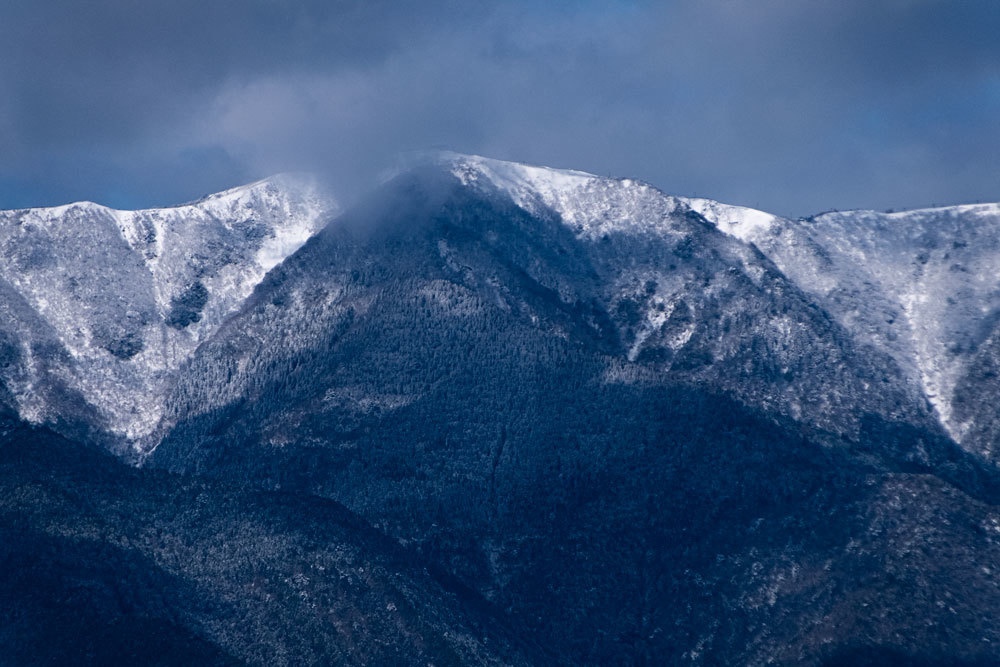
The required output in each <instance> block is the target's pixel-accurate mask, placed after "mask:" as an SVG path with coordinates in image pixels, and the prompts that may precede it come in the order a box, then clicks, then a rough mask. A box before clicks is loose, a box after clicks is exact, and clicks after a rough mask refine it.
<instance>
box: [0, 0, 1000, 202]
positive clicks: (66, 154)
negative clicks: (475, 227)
mask: <svg viewBox="0 0 1000 667" xmlns="http://www.w3.org/2000/svg"><path fill="white" fill-rule="evenodd" d="M539 4H540V3H517V2H513V3H507V4H504V5H502V6H500V7H495V6H490V5H487V4H478V3H474V2H473V3H470V2H437V1H433V2H420V3H417V2H413V3H406V2H400V1H398V0H397V1H394V2H390V1H381V2H379V1H370V0H369V1H367V2H364V1H360V0H359V1H357V2H319V1H316V2H292V1H287V2H286V1H281V0H247V1H242V2H224V1H221V0H217V1H211V0H201V1H198V2H196V1H194V0H174V1H173V2H169V3H168V2H143V3H136V2H131V1H127V0H92V1H91V2H87V3H80V2H74V1H70V0H61V1H58V0H57V1H52V2H46V3H37V2H28V1H27V0H12V2H11V3H7V4H6V5H5V7H4V9H0V93H2V94H0V206H16V205H28V204H33V203H58V202H63V201H67V200H70V199H78V198H87V199H96V200H98V201H106V202H107V203H111V204H115V205H123V206H134V205H150V204H166V203H171V202H178V201H182V200H186V199H191V198H193V197H196V196H198V195H200V194H203V193H205V192H208V191H211V190H215V189H218V188H221V187H225V186H228V185H233V184H236V183H239V182H241V181H245V180H248V179H251V178H255V177H258V176H262V175H266V174H267V173H270V172H274V171H279V170H287V169H303V168H304V169H309V168H322V169H325V170H328V171H329V172H330V174H331V177H332V178H333V180H334V182H335V184H336V187H338V188H339V189H340V190H341V191H343V192H356V191H359V190H361V189H363V188H364V187H366V186H367V185H368V184H369V183H370V182H371V180H372V179H373V178H374V175H375V174H376V173H377V172H378V171H379V170H380V169H382V168H384V167H386V166H387V165H388V164H390V163H391V162H392V160H393V158H394V156H395V155H396V154H398V153H400V152H405V151H411V150H421V149H425V148H433V147H442V148H449V149H453V150H457V151H463V152H476V153H482V154H487V155H491V156H495V157H501V158H509V159H518V160H524V161H529V162H537V163H542V164H550V165H554V166H567V167H574V168H580V169H587V170H590V171H595V172H597V173H610V174H615V175H629V176H636V177H639V178H643V179H645V180H647V181H650V182H652V183H654V184H656V185H658V186H660V187H661V188H663V189H665V190H667V191H670V192H676V193H680V194H700V195H706V196H711V197H714V198H717V199H722V200H725V201H732V202H736V203H743V204H749V205H757V206H760V207H762V208H765V209H769V210H774V211H778V212H781V213H786V214H793V215H798V214H807V213H811V212H814V211H816V210H820V209H825V208H830V207H841V208H847V207H878V208H883V207H888V206H896V207H900V206H918V205H924V204H929V203H934V202H953V201H972V200H976V199H994V200H995V199H1000V160H998V159H997V158H996V156H997V155H1000V130H998V129H997V123H996V120H995V119H996V118H997V117H998V112H1000V40H997V39H996V37H995V36H996V35H997V34H1000V4H998V3H996V2H994V1H993V0H982V1H977V0H969V1H967V2H962V3H954V2H948V1H947V0H882V1H881V2H875V3H873V2H862V1H860V0H841V1H839V2H836V3H834V2H815V1H806V0H801V1H796V0H677V1H674V2H662V3H644V2H625V1H619V2H603V3H599V2H582V3H580V2H575V3H570V2H555V3H549V4H546V5H544V6H539Z"/></svg>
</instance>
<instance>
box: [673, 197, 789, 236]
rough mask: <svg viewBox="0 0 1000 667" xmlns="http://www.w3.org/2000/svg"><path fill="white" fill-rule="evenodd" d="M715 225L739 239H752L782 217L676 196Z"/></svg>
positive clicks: (711, 200)
mask: <svg viewBox="0 0 1000 667" xmlns="http://www.w3.org/2000/svg"><path fill="white" fill-rule="evenodd" d="M678 199H679V200H681V201H683V202H684V203H686V204H687V205H688V206H690V207H691V210H693V211H695V212H696V213H698V214H700V215H701V216H702V217H704V218H705V219H706V220H708V221H709V222H711V223H712V224H714V225H715V226H716V227H718V228H719V229H721V230H722V231H724V232H726V233H727V234H729V235H730V236H735V237H736V238H738V239H740V240H741V241H753V240H754V238H756V237H757V236H758V235H760V234H763V233H767V232H769V231H771V230H772V229H773V228H774V227H775V225H777V224H779V223H780V222H781V221H782V218H781V217H779V216H776V215H772V214H770V213H766V212H764V211H759V210H757V209H755V208H747V207H745V206H734V205H731V204H723V203H722V202H717V201H715V200H713V199H704V198H702V197H678Z"/></svg>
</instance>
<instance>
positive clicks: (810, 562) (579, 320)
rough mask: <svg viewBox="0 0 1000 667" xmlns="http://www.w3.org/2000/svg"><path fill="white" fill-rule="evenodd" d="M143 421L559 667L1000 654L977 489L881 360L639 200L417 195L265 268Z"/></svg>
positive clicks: (775, 275)
mask: <svg viewBox="0 0 1000 667" xmlns="http://www.w3.org/2000/svg"><path fill="white" fill-rule="evenodd" d="M164 414H165V415H166V417H165V420H164V423H163V425H162V426H161V431H160V434H161V436H162V441H161V442H160V444H159V445H158V446H157V447H156V448H155V450H154V451H153V452H152V454H151V456H150V458H149V460H148V465H152V466H156V467H164V468H168V469H172V470H177V471H185V472H197V473H199V474H205V475H210V476H218V477H220V478H223V479H240V480H251V481H252V483H253V484H255V485H259V486H261V487H263V488H272V489H276V488H280V489H282V490H285V491H287V490H294V491H295V492H297V493H307V494H310V495H317V496H322V497H328V498H331V499H334V500H336V501H338V502H341V503H343V504H345V505H346V506H347V507H349V508H351V509H352V510H353V511H356V512H358V513H359V514H361V515H362V516H363V517H365V518H366V519H367V520H368V521H370V522H372V523H373V524H374V525H375V526H376V527H377V528H378V529H380V530H382V531H384V532H386V533H387V534H389V535H391V536H393V537H394V538H396V539H397V540H399V541H400V542H401V543H403V544H406V545H409V546H413V547H414V548H416V549H418V550H419V552H420V553H422V554H426V555H427V556H428V557H430V558H431V559H433V560H434V561H435V562H439V563H442V564H443V565H444V566H445V567H446V568H448V570H449V571H450V572H451V573H452V574H454V575H455V576H456V577H458V578H459V579H461V580H462V581H463V582H465V583H466V584H467V585H469V586H470V587H472V588H473V589H475V590H477V591H478V592H479V593H480V594H482V595H483V596H484V597H486V598H488V599H489V600H491V601H492V602H493V603H495V604H496V605H497V606H498V607H500V608H501V609H504V610H505V611H506V612H507V613H508V614H509V615H510V616H511V617H512V618H514V619H519V620H520V621H521V622H523V623H525V624H526V625H527V626H529V627H530V628H531V632H532V637H533V638H534V639H535V640H536V641H537V642H538V643H540V644H543V645H546V646H551V647H554V649H555V650H556V652H557V653H558V655H559V656H560V658H561V660H560V662H565V663H567V664H578V663H586V664H608V663H625V664H632V663H639V662H642V661H648V662H654V663H655V662H660V663H664V662H665V663H676V662H681V661H685V660H691V661H694V662H696V663H705V664H711V663H717V662H723V663H735V664H741V663H743V664H757V663H762V662H767V661H768V660H777V661H780V662H787V663H796V664H800V663H804V664H822V663H824V662H827V661H835V660H840V659H844V660H847V659H848V657H845V656H853V658H854V659H858V660H860V659H862V658H863V657H864V656H869V657H871V659H873V660H874V659H878V660H880V661H885V660H889V659H890V658H893V657H898V658H899V659H900V660H905V659H908V656H909V657H913V656H924V657H929V659H935V660H943V659H946V658H947V659H970V660H975V659H981V658H983V656H989V655H990V650H989V649H988V648H985V647H984V644H985V642H986V641H991V642H995V641H998V640H1000V637H998V636H997V633H998V632H1000V627H998V626H997V625H996V624H994V623H993V622H992V621H991V620H986V621H984V620H983V618H984V616H983V614H984V613H985V614H986V618H987V619H989V618H991V617H990V615H989V613H988V612H987V611H986V610H988V609H989V608H990V607H991V605H993V604H994V603H995V602H996V601H997V600H995V595H996V593H995V590H996V589H995V588H994V587H992V585H986V586H985V587H984V580H983V577H984V576H985V574H984V573H985V570H984V569H983V568H985V569H986V570H989V571H991V572H992V571H993V568H994V567H995V566H996V562H995V561H996V553H995V551H994V547H993V546H992V544H993V541H992V540H993V538H992V535H991V534H990V533H989V532H986V533H982V532H981V531H982V529H981V528H980V527H982V526H989V525H991V524H990V523H989V522H990V521H991V517H992V516H994V515H993V512H994V503H995V501H996V498H997V495H996V494H997V490H998V488H1000V487H998V486H997V478H996V474H995V473H994V472H993V471H991V470H990V469H989V468H987V467H985V466H983V465H982V464H981V462H979V461H978V460H977V459H975V458H973V457H972V456H970V455H969V454H967V453H966V452H964V451H963V450H961V449H960V448H958V447H957V446H956V445H955V443H954V442H952V440H951V439H950V438H949V437H948V435H947V433H946V432H945V430H944V429H943V428H942V427H941V425H940V424H939V423H938V419H937V416H936V413H935V412H934V410H933V408H932V406H931V405H929V404H928V402H927V400H926V399H925V397H924V394H923V392H922V388H921V385H920V384H919V383H917V382H916V381H914V379H913V378H912V377H910V376H909V375H908V374H907V371H906V368H905V367H903V366H901V365H900V364H899V363H898V362H896V361H895V359H894V358H893V356H892V355H891V354H889V353H888V352H887V351H886V350H884V349H879V348H878V347H875V346H873V345H869V344H866V343H865V342H864V341H862V340H859V339H858V338H857V337H856V336H855V335H854V334H853V332H852V331H851V330H850V329H849V328H847V327H846V326H844V325H843V324H841V323H840V322H838V321H837V319H836V318H835V317H833V316H832V315H831V314H830V313H828V312H827V311H826V310H824V309H823V308H822V307H820V306H818V305H817V304H816V302H815V300H814V299H813V298H812V296H811V295H810V294H809V293H807V292H806V291H804V290H803V289H802V288H800V287H799V286H798V285H797V284H796V283H795V282H794V281H793V280H792V279H790V278H789V276H787V275H786V274H785V273H783V272H782V271H781V270H780V269H779V267H778V266H777V265H776V264H775V263H774V262H773V261H772V260H771V259H769V258H768V257H767V256H766V255H765V254H762V253H761V252H760V251H759V250H758V249H757V248H756V247H754V246H753V245H750V244H747V243H745V242H743V241H742V240H741V239H739V238H734V237H733V236H732V235H729V234H725V233H722V232H721V231H720V230H719V229H718V228H717V227H716V225H714V224H712V223H711V222H709V221H708V220H707V219H706V218H705V216H703V215H701V214H699V213H698V212H697V211H695V210H693V208H692V207H691V206H690V205H688V204H687V203H686V202H685V201H684V200H681V199H678V198H674V197H670V196H667V195H665V194H663V193H661V192H659V191H658V190H656V189H655V188H653V187H651V186H648V185H645V184H643V183H639V182H636V181H632V180H628V179H626V180H610V179H601V178H597V177H594V176H591V175H587V174H582V173H579V172H565V171H555V170H547V169H540V168H533V167H526V166H524V165H517V164H511V163H502V162H496V161H491V160H486V159H482V158H472V157H465V156H448V157H446V158H445V159H443V160H441V161H440V162H439V163H436V164H432V165H429V166H423V167H418V168H415V169H413V170H411V171H409V172H406V173H404V174H402V175H401V176H399V177H398V178H396V179H395V180H393V181H392V182H390V183H388V184H386V185H385V186H383V187H382V188H381V189H380V190H378V191H377V192H375V193H374V194H373V195H372V196H371V197H370V198H369V199H368V200H367V201H366V202H364V203H362V204H361V205H359V206H358V207H356V208H353V209H351V210H349V211H347V212H346V213H345V214H344V215H343V216H341V217H340V218H338V219H337V220H336V221H334V222H333V223H331V224H330V225H329V226H327V227H326V228H325V229H324V230H323V232H321V233H320V234H318V235H317V236H315V237H314V238H312V239H310V241H309V242H307V243H306V244H305V245H304V246H303V247H302V248H301V249H300V250H299V251H297V252H296V253H295V254H294V255H292V256H291V257H290V258H289V259H288V260H286V261H285V262H284V263H282V264H281V265H280V266H279V267H277V268H276V269H275V270H274V271H272V272H271V273H270V274H269V275H268V277H267V278H266V279H265V280H264V281H262V283H261V284H260V285H259V286H258V287H257V289H256V290H255V292H254V294H253V295H252V296H251V297H250V299H248V301H247V302H246V303H245V304H244V305H243V307H242V308H241V309H240V310H239V312H237V313H236V314H235V315H234V316H233V317H232V318H231V319H229V320H228V321H227V322H226V323H225V324H224V325H223V326H222V327H221V328H220V330H219V331H218V333H217V334H216V335H215V336H213V337H212V338H211V339H210V340H208V341H206V342H205V343H204V344H203V345H202V346H201V347H199V349H198V350H197V352H196V354H195V355H193V356H192V357H191V359H190V360H189V362H188V363H187V364H186V365H185V367H184V370H183V373H182V374H181V375H180V379H179V381H178V383H177V384H176V385H175V387H174V390H173V392H172V393H171V395H170V397H169V398H168V400H167V407H166V409H165V411H164ZM914 506H917V507H922V508H924V509H923V511H922V512H921V513H911V512H910V511H909V508H911V507H914ZM942 521H947V522H955V526H954V530H955V531H957V532H955V533H950V534H948V535H944V534H940V533H938V532H937V531H939V530H941V529H942V528H943V526H942V525H941V524H940V522H942ZM948 525H951V524H950V523H949V524H948ZM915 544H920V545H921V546H920V548H919V549H918V551H917V552H914V548H915V547H914V545H915ZM951 544H961V545H963V546H962V547H961V549H962V556H961V557H960V558H959V557H958V556H956V555H954V554H951V553H950V549H951V547H950V546H948V545H951ZM937 562H949V563H952V564H953V566H954V569H950V570H949V569H945V570H942V569H940V568H939V567H938V566H936V565H934V563H937ZM911 564H912V567H913V568H915V569H914V570H910V569H908V568H910V567H911ZM917 573H919V574H917ZM926 577H933V580H934V587H935V590H936V591H938V592H939V593H938V594H940V595H942V596H945V598H940V597H937V595H938V594H934V595H928V594H927V593H925V592H924V586H926V585H929V582H930V579H927V578H926ZM946 594H947V595H946ZM952 596H953V597H954V598H956V599H961V600H962V601H963V602H962V604H960V605H959V606H955V605H953V604H952V605H948V608H949V611H948V612H947V615H945V613H943V612H941V611H940V609H942V607H941V606H940V604H939V603H942V604H943V603H944V602H943V600H951V599H952ZM950 609H954V610H955V611H954V613H953V612H951V611H950ZM875 618H878V619H881V620H880V621H879V622H877V623H876V622H874V619H875ZM862 619H869V620H870V621H871V622H868V621H862ZM928 621H929V622H930V623H931V625H925V623H927V622H928ZM845 623H853V625H851V626H850V628H845V627H844V624H845ZM970 628H976V629H977V630H976V631H978V632H980V634H979V637H980V638H979V639H977V640H976V642H972V643H970V642H969V641H967V640H966V639H963V638H962V637H963V633H965V632H967V631H970V632H971V630H969V629H970ZM903 637H906V638H907V639H906V641H903V640H902V639H901V638H903ZM983 637H985V638H986V639H985V640H984V639H982V638H983Z"/></svg>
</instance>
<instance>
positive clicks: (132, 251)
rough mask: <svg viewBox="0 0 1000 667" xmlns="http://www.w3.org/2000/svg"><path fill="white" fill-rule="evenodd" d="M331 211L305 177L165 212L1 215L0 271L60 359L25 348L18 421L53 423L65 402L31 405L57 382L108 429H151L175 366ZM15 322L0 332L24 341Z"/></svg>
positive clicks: (73, 208) (68, 210) (266, 182)
mask: <svg viewBox="0 0 1000 667" xmlns="http://www.w3.org/2000/svg"><path fill="white" fill-rule="evenodd" d="M338 210H339V209H338V206H337V204H336V203H335V202H334V201H333V200H332V199H330V198H328V197H326V196H325V195H324V194H323V193H322V191H321V190H320V189H319V187H318V184H317V182H316V180H315V179H311V178H306V177H301V176H297V175H279V176H277V177H272V178H268V179H263V180H260V181H257V182H255V183H251V184H249V185H245V186H240V187H237V188H232V189H230V190H226V191H224V192H221V193H217V194H215V195H209V196H207V197H204V198H202V199H200V200H197V201H195V202H191V203H188V204H182V205H180V206H174V207H167V208H155V209H139V210H117V209H112V208H109V207H106V206H102V205H100V204H95V203H93V202H76V203H72V204H65V205H62V206H55V207H45V208H29V209H17V210H11V211H0V275H3V276H5V277H6V278H7V280H8V281H9V282H10V284H11V286H12V287H13V289H14V290H15V291H16V292H17V293H18V294H19V295H20V297H23V299H24V300H25V301H26V302H27V304H28V305H29V306H30V307H31V308H32V309H33V310H34V311H35V312H36V313H37V314H38V316H39V317H40V319H41V321H44V322H45V324H46V325H47V326H48V327H51V330H52V333H53V334H54V335H55V337H56V338H57V340H58V341H59V343H60V344H61V345H62V346H63V348H64V349H65V350H66V352H67V353H68V356H66V357H65V358H62V357H60V358H59V359H56V360H53V359H44V360H42V359H38V360H36V359H34V357H33V354H35V352H34V350H33V347H32V346H31V345H28V344H27V343H25V345H24V354H25V360H24V367H23V368H22V369H21V370H19V371H17V372H18V373H21V375H24V374H25V373H26V374H27V375H29V376H31V380H30V382H20V381H19V383H18V386H19V387H21V389H22V390H21V392H20V393H21V395H20V396H18V397H16V398H17V400H18V403H19V405H20V406H21V407H22V408H23V409H22V416H25V417H31V416H34V417H35V420H36V421H37V420H38V419H58V418H59V417H60V416H61V413H60V410H61V409H63V407H64V406H60V405H55V404H52V405H48V406H47V407H46V408H44V409H42V407H40V406H39V405H38V400H39V397H40V396H44V395H46V394H47V393H48V392H49V390H48V389H47V384H48V383H49V382H52V381H58V382H61V383H64V384H66V385H67V386H69V387H70V388H72V389H75V390H77V391H79V392H81V393H82V395H83V397H84V398H85V399H86V401H87V402H88V403H89V404H90V405H91V406H93V407H94V408H96V409H97V411H98V412H99V413H100V415H101V417H102V418H103V420H104V421H105V423H106V425H107V426H108V428H109V429H110V430H111V431H112V432H113V433H116V434H118V435H120V436H122V437H124V438H126V439H129V440H137V439H139V438H142V437H143V436H145V435H146V434H148V433H150V432H151V431H152V430H154V429H155V427H156V425H157V422H158V420H159V415H160V411H161V410H162V397H163V395H164V392H165V391H166V389H167V388H168V386H169V383H170V382H171V377H172V374H173V373H174V371H176V369H177V368H179V367H180V365H181V364H182V363H183V361H184V360H185V359H186V358H187V357H188V356H190V354H192V353H193V351H194V349H195V348H196V347H197V345H198V344H200V342H202V341H203V340H205V339H206V338H207V337H208V336H210V335H211V334H212V333H213V332H214V331H215V330H216V329H217V328H218V326H219V325H220V324H221V323H222V321H223V320H224V319H225V318H226V317H227V316H228V315H229V314H230V313H232V312H233V311H234V310H235V309H236V308H238V307H239V305H240V304H241V303H242V302H243V301H244V300H245V299H246V297H247V296H248V295H249V294H250V293H251V292H252V290H253V288H254V287H255V286H256V285H257V284H258V283H259V282H260V280H261V279H262V278H263V277H264V275H265V274H266V273H267V272H268V271H269V270H271V269H272V268H274V266H276V265H277V264H278V263H280V262H281V261H283V260H284V259H285V258H286V257H287V256H289V255H290V254H292V253H293V252H295V251H296V250H297V249H298V248H299V247H300V246H301V245H302V244H303V243H305V241H306V240H308V239H309V238H310V237H311V236H312V235H313V234H314V233H315V232H317V231H319V228H320V227H321V226H322V225H323V224H325V222H326V221H327V220H328V219H329V218H330V217H332V216H333V215H335V214H336V213H337V212H338ZM2 306H3V304H0V307H2ZM27 326H28V324H27V323H26V321H24V322H21V321H7V322H0V334H3V333H4V332H5V331H7V332H8V335H11V336H13V337H14V338H15V339H21V340H23V341H30V340H32V339H33V338H34V337H35V334H33V333H31V331H30V330H28V329H26V328H25V327H27ZM32 326H35V325H32ZM49 354H50V355H51V353H49ZM42 362H44V363H42ZM46 365H48V367H50V369H49V370H46V371H44V372H43V371H41V370H32V369H41V368H45V367H46ZM11 372H14V371H11ZM19 377H20V376H19ZM3 379H4V378H0V380H3ZM54 400H55V399H54ZM69 409H70V410H72V409H73V408H72V406H70V408H69Z"/></svg>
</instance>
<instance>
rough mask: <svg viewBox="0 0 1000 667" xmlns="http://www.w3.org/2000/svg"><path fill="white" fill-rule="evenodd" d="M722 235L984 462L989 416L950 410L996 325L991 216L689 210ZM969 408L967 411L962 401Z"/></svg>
mask: <svg viewBox="0 0 1000 667" xmlns="http://www.w3.org/2000/svg"><path fill="white" fill-rule="evenodd" d="M690 203H691V205H692V207H693V208H695V209H696V210H699V211H700V212H701V213H702V214H704V215H705V216H706V217H707V218H709V219H710V220H712V221H713V222H716V223H717V224H718V226H719V227H720V229H722V230H723V231H726V232H727V233H730V234H732V235H734V236H737V237H738V238H741V239H743V240H745V241H749V242H752V243H754V244H755V245H756V246H757V247H758V248H760V250H761V251H763V252H764V253H765V254H766V255H767V256H768V257H769V258H771V259H772V260H773V261H774V262H775V264H777V265H778V267H779V268H780V269H781V270H782V271H783V272H784V273H785V274H786V275H787V276H789V277H790V278H791V279H792V280H793V281H794V282H795V283H796V284H797V285H798V286H799V287H801V288H802V289H803V290H805V291H807V292H808V293H810V294H811V295H813V296H814V297H815V298H816V299H817V301H818V303H820V304H821V305H822V306H823V307H824V308H826V309H827V310H829V312H831V313H832V314H833V315H834V316H835V317H836V318H837V320H838V321H839V322H840V323H841V324H842V325H844V326H845V327H846V328H847V329H848V330H849V331H850V332H851V333H852V334H853V335H854V336H855V337H857V339H858V340H860V341H863V342H865V343H869V344H871V345H873V346H875V347H877V348H878V349H881V350H884V351H886V352H888V353H889V354H891V355H892V356H893V358H894V359H895V360H896V361H897V363H899V365H900V367H901V368H903V369H904V370H905V371H906V373H907V374H908V375H909V376H910V377H911V378H913V380H914V381H916V382H919V384H920V385H921V386H922V387H923V391H924V393H925V395H926V396H927V398H928V400H929V401H930V402H931V403H932V404H933V405H934V407H935V410H936V411H937V414H938V415H939V418H940V421H941V423H942V425H943V426H944V427H945V428H946V429H947V431H948V433H949V434H950V435H951V436H952V437H953V438H954V439H955V440H956V441H958V442H961V443H962V444H963V446H965V447H966V448H967V449H969V451H973V452H976V453H977V454H980V455H984V456H987V457H990V458H992V457H993V451H994V449H995V445H996V439H995V437H988V436H986V435H985V434H984V433H985V431H987V430H990V429H992V430H993V431H994V432H995V431H996V430H997V428H998V426H997V423H996V421H997V417H996V415H995V413H994V411H987V410H979V411H978V412H977V411H975V410H972V409H969V408H967V407H962V408H958V409H956V405H955V403H956V400H957V398H958V397H957V394H956V392H959V393H962V392H964V393H965V394H970V393H976V392H977V391H979V390H983V389H986V390H987V391H986V394H985V395H984V396H983V398H987V397H989V398H987V400H991V401H993V402H995V401H996V400H997V398H1000V394H997V393H996V391H995V388H993V390H990V388H988V387H987V386H986V385H978V386H976V385H967V384H966V383H967V382H969V381H971V380H970V378H969V375H970V374H972V376H977V377H978V374H977V373H978V369H979V368H981V366H982V361H981V360H979V358H978V355H979V354H980V349H981V347H982V346H983V344H984V342H986V341H987V340H988V339H989V338H990V336H991V334H992V333H993V331H994V329H995V328H996V326H997V323H998V321H1000V281H998V280H997V276H998V275H1000V205H997V204H979V205H970V206H953V207H946V208H936V209H924V210H917V211H905V212H899V213H877V212H874V211H845V212H832V213H825V214H822V215H818V216H815V217H813V218H809V219H804V220H795V221H793V220H785V219H782V218H778V217H775V216H769V215H767V214H763V213H761V212H759V211H753V210H750V209H741V208H739V207H731V206H725V205H722V204H718V203H717V202H711V201H708V200H690ZM965 402H966V403H968V400H966V401H965Z"/></svg>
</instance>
